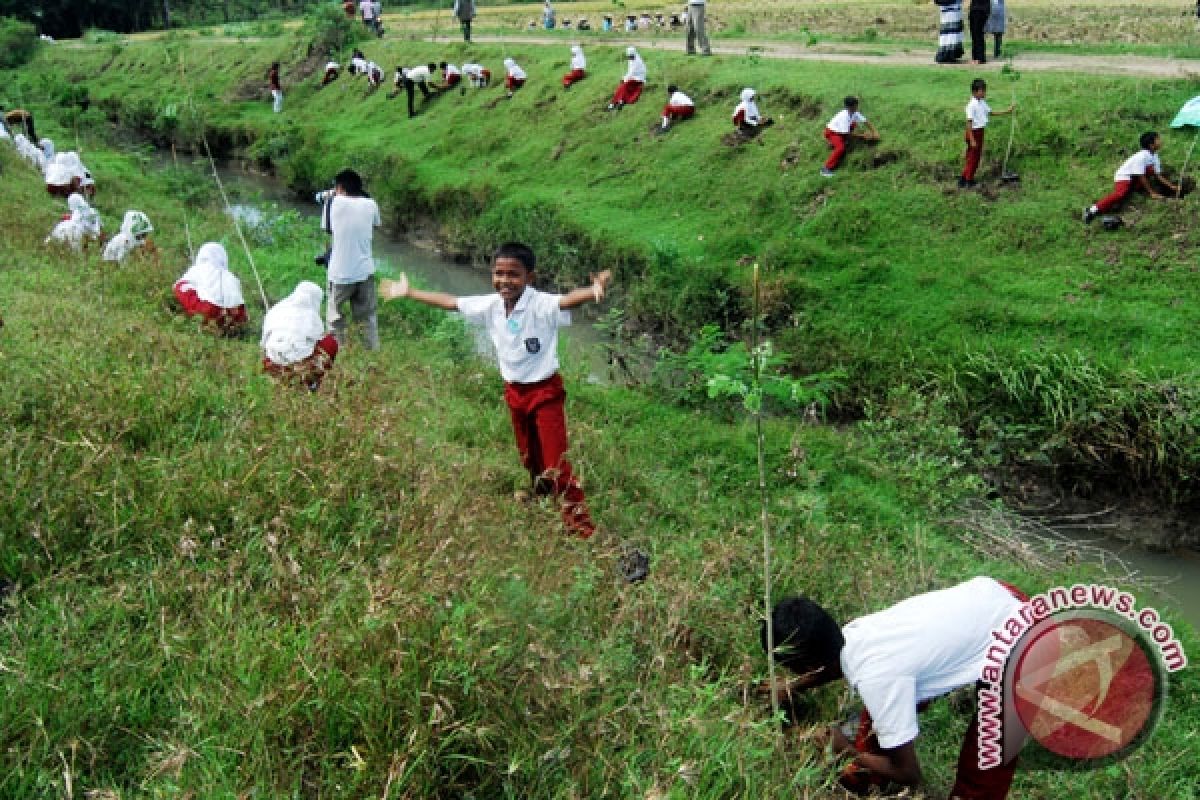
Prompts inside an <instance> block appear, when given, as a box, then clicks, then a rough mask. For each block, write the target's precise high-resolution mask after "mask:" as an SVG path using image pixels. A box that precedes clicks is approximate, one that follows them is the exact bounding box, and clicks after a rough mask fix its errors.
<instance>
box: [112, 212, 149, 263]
mask: <svg viewBox="0 0 1200 800" xmlns="http://www.w3.org/2000/svg"><path fill="white" fill-rule="evenodd" d="M153 230H154V226H153V225H151V224H150V218H149V217H147V216H146V215H145V214H143V213H142V212H141V211H126V212H125V219H123V220H122V221H121V232H120V233H118V234H117V235H116V236H114V237H113V238H111V239H109V240H108V244H107V245H105V246H104V260H105V261H124V260H125V257H126V256H128V255H129V254H130V253H132V252H133V251H134V250H136V249H137V248H138V247H139V246H140V245H141V244H142V237H144V236H146V235H147V234H149V233H150V232H151V231H153Z"/></svg>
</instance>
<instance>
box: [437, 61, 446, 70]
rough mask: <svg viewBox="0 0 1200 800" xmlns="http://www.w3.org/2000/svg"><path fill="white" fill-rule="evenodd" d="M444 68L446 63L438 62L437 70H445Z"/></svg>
mask: <svg viewBox="0 0 1200 800" xmlns="http://www.w3.org/2000/svg"><path fill="white" fill-rule="evenodd" d="M445 68H446V62H445V61H442V62H440V63H439V64H438V69H445Z"/></svg>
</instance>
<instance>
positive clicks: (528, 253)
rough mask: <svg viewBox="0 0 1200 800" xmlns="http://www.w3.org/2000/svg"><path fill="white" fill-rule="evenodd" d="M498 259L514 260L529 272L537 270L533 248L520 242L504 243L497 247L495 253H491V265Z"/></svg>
mask: <svg viewBox="0 0 1200 800" xmlns="http://www.w3.org/2000/svg"><path fill="white" fill-rule="evenodd" d="M499 258H515V259H516V260H517V261H520V262H521V265H522V266H524V267H525V269H526V270H528V271H529V272H533V271H534V270H535V269H536V268H537V257H536V256H534V254H533V248H532V247H530V246H529V245H527V244H521V243H520V242H505V243H504V244H502V245H500V246H499V247H497V248H496V252H494V253H492V263H495V262H496V259H499Z"/></svg>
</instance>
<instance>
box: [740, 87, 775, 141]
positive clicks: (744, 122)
mask: <svg viewBox="0 0 1200 800" xmlns="http://www.w3.org/2000/svg"><path fill="white" fill-rule="evenodd" d="M741 98H742V102H740V103H738V105H737V108H735V109H734V110H733V125H734V127H735V128H737V132H738V133H740V134H741V135H742V136H746V137H750V136H756V135H758V134H759V133H761V132H762V131H763V130H764V129H765V128H767V127H770V126H771V125H774V124H775V120H773V119H771V118H770V117H764V116H763V115H762V113H761V112H760V111H759V110H758V101H757V98H758V92H756V91H754V90H753V89H750V88H746V89H742V94H741Z"/></svg>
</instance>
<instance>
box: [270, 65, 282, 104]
mask: <svg viewBox="0 0 1200 800" xmlns="http://www.w3.org/2000/svg"><path fill="white" fill-rule="evenodd" d="M267 86H268V87H270V89H271V110H272V111H274V112H275V113H276V114H278V113H279V112H280V111H283V86H282V84H280V83H279V62H278V61H276V62H274V63H273V64H271V69H270V70H268V71H267Z"/></svg>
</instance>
